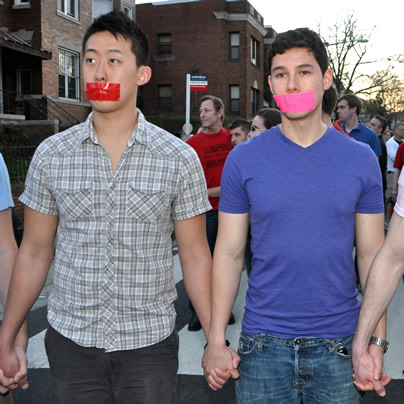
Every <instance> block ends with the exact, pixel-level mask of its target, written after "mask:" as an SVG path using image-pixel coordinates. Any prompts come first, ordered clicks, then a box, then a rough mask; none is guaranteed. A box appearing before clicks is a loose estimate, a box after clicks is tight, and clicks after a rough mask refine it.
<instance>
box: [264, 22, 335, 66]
mask: <svg viewBox="0 0 404 404" xmlns="http://www.w3.org/2000/svg"><path fill="white" fill-rule="evenodd" d="M293 48H306V49H307V50H308V51H309V52H311V53H313V55H314V57H315V58H316V60H317V62H318V64H319V65H320V69H321V72H322V73H323V74H324V73H325V72H326V71H327V69H328V54H327V49H326V47H325V45H324V43H323V41H322V40H321V38H320V36H319V35H318V34H317V33H316V32H314V31H312V30H310V29H308V28H297V29H293V30H290V31H286V32H282V33H280V34H278V35H276V37H275V39H274V41H273V42H272V44H271V48H270V49H269V52H268V66H269V74H271V69H272V61H273V58H274V57H275V56H276V55H282V54H283V53H285V52H286V51H287V50H289V49H293Z"/></svg>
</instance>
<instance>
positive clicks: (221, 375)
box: [202, 343, 240, 391]
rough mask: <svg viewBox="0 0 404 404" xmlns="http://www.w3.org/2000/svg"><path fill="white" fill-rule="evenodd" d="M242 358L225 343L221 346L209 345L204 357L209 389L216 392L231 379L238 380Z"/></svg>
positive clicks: (204, 368) (203, 361)
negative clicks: (238, 368)
mask: <svg viewBox="0 0 404 404" xmlns="http://www.w3.org/2000/svg"><path fill="white" fill-rule="evenodd" d="M239 363H240V357H239V356H238V355H237V353H236V351H235V350H234V349H232V348H230V347H227V346H226V344H225V343H223V344H222V345H219V346H214V345H212V344H210V345H207V346H206V348H205V351H204V354H203V357H202V368H203V371H204V374H205V378H206V381H207V382H208V385H209V387H210V388H211V389H212V390H214V391H216V390H219V389H221V388H222V387H223V386H224V384H225V383H226V382H227V381H228V380H229V379H230V378H233V379H238V377H239V373H238V370H237V367H238V365H239Z"/></svg>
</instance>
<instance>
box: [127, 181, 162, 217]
mask: <svg viewBox="0 0 404 404" xmlns="http://www.w3.org/2000/svg"><path fill="white" fill-rule="evenodd" d="M168 206H169V197H168V195H167V192H166V187H165V186H164V185H163V184H141V183H134V182H132V183H129V185H128V195H127V199H126V211H127V214H128V216H130V217H132V218H134V219H137V220H139V221H140V222H149V223H152V222H156V221H158V220H159V219H160V218H161V217H162V216H163V215H164V213H165V212H166V211H167V208H168Z"/></svg>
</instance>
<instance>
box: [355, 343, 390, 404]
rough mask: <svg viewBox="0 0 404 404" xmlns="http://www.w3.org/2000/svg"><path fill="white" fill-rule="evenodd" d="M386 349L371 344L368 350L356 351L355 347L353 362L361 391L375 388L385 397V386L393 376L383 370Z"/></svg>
mask: <svg viewBox="0 0 404 404" xmlns="http://www.w3.org/2000/svg"><path fill="white" fill-rule="evenodd" d="M383 363H384V349H383V347H380V346H377V345H374V344H370V345H369V347H368V350H367V351H363V352H356V350H355V348H353V352H352V364H353V374H352V377H353V379H354V384H355V386H356V387H357V388H358V389H359V390H361V391H370V390H375V391H376V393H377V394H378V395H379V396H381V397H384V396H385V395H386V390H385V388H384V387H385V386H386V385H387V384H388V383H390V381H391V377H390V376H387V375H386V373H384V372H383Z"/></svg>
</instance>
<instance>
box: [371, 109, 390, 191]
mask: <svg viewBox="0 0 404 404" xmlns="http://www.w3.org/2000/svg"><path fill="white" fill-rule="evenodd" d="M369 128H370V129H372V130H373V131H374V132H376V134H377V137H378V139H379V142H380V147H381V149H382V154H381V155H380V157H379V166H380V172H381V174H382V180H383V195H386V189H387V179H386V174H387V148H386V142H385V141H384V137H383V132H384V131H385V130H386V128H387V122H386V119H385V118H383V117H382V116H381V115H379V114H376V115H374V116H373V117H372V119H371V120H370V121H369Z"/></svg>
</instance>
